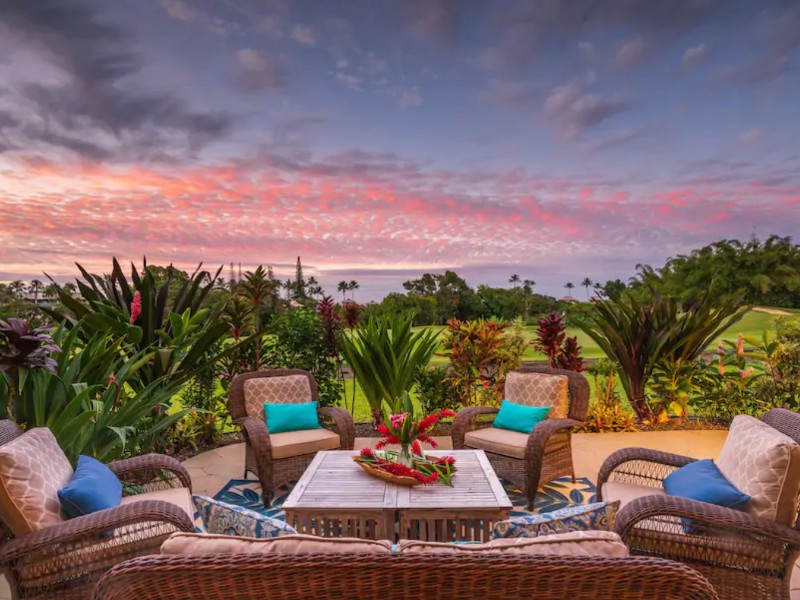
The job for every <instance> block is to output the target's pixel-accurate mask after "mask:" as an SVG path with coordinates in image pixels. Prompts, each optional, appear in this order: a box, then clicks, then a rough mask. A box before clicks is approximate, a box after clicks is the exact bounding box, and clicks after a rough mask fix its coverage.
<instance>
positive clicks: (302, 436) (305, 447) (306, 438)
mask: <svg viewBox="0 0 800 600" xmlns="http://www.w3.org/2000/svg"><path fill="white" fill-rule="evenodd" d="M269 441H270V443H271V444H272V458H289V457H291V456H300V455H301V454H315V453H317V452H319V451H320V450H337V449H338V448H339V445H340V442H339V434H338V433H336V432H333V431H329V430H328V429H304V430H302V431H287V432H286V433H276V434H274V435H270V436H269Z"/></svg>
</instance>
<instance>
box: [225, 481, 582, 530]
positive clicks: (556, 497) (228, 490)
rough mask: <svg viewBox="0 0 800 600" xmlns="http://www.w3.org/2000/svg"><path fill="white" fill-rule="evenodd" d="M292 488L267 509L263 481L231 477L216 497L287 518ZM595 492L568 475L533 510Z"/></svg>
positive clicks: (544, 491)
mask: <svg viewBox="0 0 800 600" xmlns="http://www.w3.org/2000/svg"><path fill="white" fill-rule="evenodd" d="M500 481H502V483H503V487H504V488H505V490H506V493H507V494H508V497H509V499H510V500H511V503H512V504H513V505H514V509H513V510H512V511H511V516H523V515H527V514H531V513H529V512H528V511H527V510H526V507H527V504H528V501H527V500H526V499H525V496H524V495H523V494H522V491H521V490H520V489H519V488H518V487H517V486H515V485H514V484H512V483H509V482H508V481H505V480H502V479H501V480H500ZM293 487H294V483H292V484H289V485H286V486H283V487H281V488H280V489H278V491H277V493H276V494H275V498H274V499H273V501H272V505H271V506H270V507H269V508H266V507H265V506H264V504H263V503H262V500H261V484H260V483H259V482H258V481H256V480H253V479H231V480H230V481H229V482H228V484H227V485H226V486H225V487H223V488H222V489H221V490H220V491H219V492H217V493H216V494H215V495H214V498H215V499H216V500H222V501H223V502H228V503H229V504H235V505H237V506H243V507H245V508H249V509H250V510H255V511H257V512H260V513H262V514H265V515H268V516H270V517H275V518H277V519H281V520H284V518H285V517H284V514H283V508H282V507H283V503H284V502H285V500H286V498H287V497H288V496H289V493H290V492H291V491H292V488H293ZM595 492H596V489H595V486H594V484H593V483H592V482H591V481H589V480H588V479H587V478H586V477H579V478H577V480H576V482H575V483H572V480H571V479H570V478H569V477H562V478H560V479H555V480H553V481H551V482H550V483H548V484H545V485H544V486H543V487H542V488H541V489H540V490H539V493H538V494H536V502H535V504H534V507H533V512H534V513H545V512H552V511H554V510H558V509H559V508H565V507H567V506H571V505H573V504H588V503H590V502H594V501H595Z"/></svg>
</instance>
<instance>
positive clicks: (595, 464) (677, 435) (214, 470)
mask: <svg viewBox="0 0 800 600" xmlns="http://www.w3.org/2000/svg"><path fill="white" fill-rule="evenodd" d="M726 435H727V432H725V431H659V432H641V433H639V432H637V433H602V434H597V433H582V434H576V435H574V436H573V458H574V461H575V474H576V475H577V476H579V477H588V478H589V479H590V480H592V481H596V478H597V473H598V471H599V470H600V465H601V464H602V463H603V461H604V460H605V458H606V457H607V456H608V455H609V454H611V453H612V452H614V451H615V450H618V449H620V448H627V447H631V446H639V447H643V448H652V449H654V450H662V451H665V452H673V453H675V454H685V455H688V456H693V457H696V458H716V457H717V456H718V455H719V452H720V450H721V449H722V444H723V442H724V441H725V436H726ZM374 441H375V439H374V438H356V449H361V448H364V447H366V446H369V445H371V444H372V443H374ZM437 441H438V442H439V445H440V447H441V448H442V449H450V448H452V443H451V439H450V438H449V437H440V438H437ZM183 464H184V466H185V467H186V469H187V470H188V471H189V475H190V476H191V478H192V486H193V489H194V492H195V493H200V494H206V495H208V496H213V495H214V494H216V493H217V492H218V491H219V490H220V489H221V488H222V487H223V486H224V485H225V484H226V483H228V481H230V480H231V479H240V478H242V476H243V468H244V444H233V445H230V446H224V447H222V448H217V449H215V450H210V451H208V452H204V453H202V454H199V455H197V456H195V457H193V458H190V459H188V460H186V461H185V462H184V463H183ZM251 477H252V475H251ZM10 598H11V595H10V592H9V589H8V585H7V584H6V581H5V578H4V577H3V578H1V579H0V600H10ZM792 600H800V568H798V567H796V568H795V571H794V574H793V577H792Z"/></svg>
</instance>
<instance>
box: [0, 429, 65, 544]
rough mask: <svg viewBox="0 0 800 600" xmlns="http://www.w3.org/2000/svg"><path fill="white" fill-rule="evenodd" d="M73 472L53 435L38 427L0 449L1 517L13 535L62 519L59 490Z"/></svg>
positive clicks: (23, 533)
mask: <svg viewBox="0 0 800 600" xmlns="http://www.w3.org/2000/svg"><path fill="white" fill-rule="evenodd" d="M73 473H74V471H73V470H72V465H71V464H70V463H69V460H67V457H66V456H65V455H64V452H63V451H62V450H61V448H60V447H59V445H58V442H57V441H56V438H55V436H54V435H53V434H52V433H51V432H50V430H49V429H47V428H45V427H37V428H35V429H30V430H28V431H26V432H25V433H23V434H22V435H21V436H19V437H18V438H16V439H14V440H12V441H10V442H8V443H7V444H3V445H2V446H0V515H2V517H3V520H4V521H5V522H6V523H7V524H8V526H9V528H10V529H11V531H13V532H14V535H18V536H20V535H25V534H28V533H32V532H34V531H39V530H40V529H43V528H45V527H48V526H50V525H55V524H57V523H60V522H61V521H63V520H64V515H63V514H62V513H61V503H60V502H59V500H58V490H59V489H60V488H62V487H64V486H65V485H67V484H68V483H69V482H70V480H71V479H72V475H73Z"/></svg>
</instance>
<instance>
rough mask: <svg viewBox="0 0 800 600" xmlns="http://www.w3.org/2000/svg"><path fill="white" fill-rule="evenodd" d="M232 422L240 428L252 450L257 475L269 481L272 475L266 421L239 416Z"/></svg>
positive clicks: (270, 448) (270, 449)
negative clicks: (256, 466)
mask: <svg viewBox="0 0 800 600" xmlns="http://www.w3.org/2000/svg"><path fill="white" fill-rule="evenodd" d="M233 422H234V423H235V424H236V425H238V426H239V427H241V428H242V433H243V434H244V440H245V442H246V443H247V445H248V446H250V449H251V450H252V451H253V455H254V456H255V459H256V464H257V465H258V474H259V477H261V480H262V481H264V480H267V481H269V480H270V478H271V477H272V442H271V441H270V438H269V431H268V430H267V424H266V422H265V421H264V419H256V418H255V417H241V418H240V419H234V421H233Z"/></svg>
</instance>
